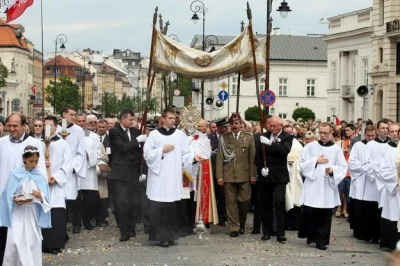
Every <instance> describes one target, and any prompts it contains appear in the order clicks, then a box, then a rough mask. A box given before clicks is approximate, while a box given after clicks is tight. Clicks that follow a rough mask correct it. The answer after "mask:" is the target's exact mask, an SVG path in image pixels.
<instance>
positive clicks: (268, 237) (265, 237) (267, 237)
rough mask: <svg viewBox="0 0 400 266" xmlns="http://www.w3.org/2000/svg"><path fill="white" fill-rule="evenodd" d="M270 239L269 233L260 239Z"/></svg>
mask: <svg viewBox="0 0 400 266" xmlns="http://www.w3.org/2000/svg"><path fill="white" fill-rule="evenodd" d="M270 239H271V236H270V235H269V234H264V235H263V236H262V237H261V240H262V241H267V240H270Z"/></svg>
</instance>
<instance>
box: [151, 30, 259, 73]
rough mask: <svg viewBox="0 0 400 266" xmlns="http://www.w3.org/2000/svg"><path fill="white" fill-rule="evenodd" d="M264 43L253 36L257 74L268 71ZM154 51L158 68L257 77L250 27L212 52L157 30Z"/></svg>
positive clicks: (181, 71)
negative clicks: (262, 51) (195, 47)
mask: <svg viewBox="0 0 400 266" xmlns="http://www.w3.org/2000/svg"><path fill="white" fill-rule="evenodd" d="M263 44H264V42H263V39H259V38H257V37H256V36H254V45H255V54H256V58H257V70H258V71H257V73H258V75H261V74H263V72H264V71H265V62H264V58H263V55H262V53H261V50H262V49H265V45H263ZM263 46H264V48H262V47H263ZM153 53H154V54H153V56H154V57H153V58H154V59H153V60H154V61H153V66H154V68H155V69H156V70H158V71H160V70H167V71H174V72H178V73H180V74H182V75H184V76H188V77H192V78H202V79H218V78H221V77H224V76H227V75H229V74H232V73H238V72H239V71H240V73H241V75H242V78H243V79H251V78H255V75H254V67H253V55H252V48H251V41H250V29H249V27H247V28H246V29H245V30H244V31H243V32H242V33H241V34H240V35H239V36H238V37H237V38H235V39H234V40H233V41H231V42H230V43H228V44H226V45H225V46H223V47H221V48H219V49H218V50H217V51H215V52H210V53H209V52H203V51H199V50H197V49H194V48H190V47H188V46H186V45H183V44H181V43H179V42H176V41H174V40H172V39H171V38H168V37H167V36H165V35H163V34H162V33H161V32H160V31H158V30H156V41H155V46H154V50H153Z"/></svg>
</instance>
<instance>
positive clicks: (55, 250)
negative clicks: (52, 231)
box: [49, 249, 61, 255]
mask: <svg viewBox="0 0 400 266" xmlns="http://www.w3.org/2000/svg"><path fill="white" fill-rule="evenodd" d="M49 251H50V252H49V253H50V254H54V255H56V254H58V253H61V249H49Z"/></svg>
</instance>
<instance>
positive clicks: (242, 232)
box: [239, 226, 244, 235]
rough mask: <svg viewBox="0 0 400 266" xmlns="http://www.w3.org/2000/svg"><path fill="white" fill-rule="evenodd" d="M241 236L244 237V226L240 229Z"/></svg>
mask: <svg viewBox="0 0 400 266" xmlns="http://www.w3.org/2000/svg"><path fill="white" fill-rule="evenodd" d="M239 234H241V235H243V234H244V226H243V227H242V226H241V227H240V229H239Z"/></svg>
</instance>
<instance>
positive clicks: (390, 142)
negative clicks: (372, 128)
mask: <svg viewBox="0 0 400 266" xmlns="http://www.w3.org/2000/svg"><path fill="white" fill-rule="evenodd" d="M387 144H389V146H390V147H393V148H397V143H394V142H392V141H391V140H389V141H388V143H387Z"/></svg>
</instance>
